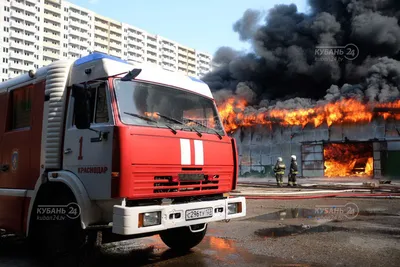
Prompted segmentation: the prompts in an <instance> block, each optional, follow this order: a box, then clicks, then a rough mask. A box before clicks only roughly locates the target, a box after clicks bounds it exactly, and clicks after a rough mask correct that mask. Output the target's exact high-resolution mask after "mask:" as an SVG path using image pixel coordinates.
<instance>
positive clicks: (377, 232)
mask: <svg viewBox="0 0 400 267" xmlns="http://www.w3.org/2000/svg"><path fill="white" fill-rule="evenodd" d="M399 204H400V200H398V199H392V200H388V199H382V200H380V199H374V200H370V199H317V200H315V199H314V200H296V201H293V200H291V201H289V200H288V201H276V200H248V207H247V208H248V216H247V217H246V218H244V219H240V220H231V221H230V222H229V223H225V222H218V223H212V224H210V225H209V230H208V233H207V236H206V237H205V239H204V240H203V242H202V243H201V244H200V245H198V246H197V247H195V248H194V249H192V250H191V251H190V252H188V253H184V254H180V253H177V252H174V251H172V250H170V249H168V247H166V246H165V245H164V244H163V243H162V241H161V240H160V238H159V237H158V236H153V237H148V238H141V239H136V240H133V241H124V242H118V243H112V244H107V245H104V246H103V247H102V248H101V249H100V250H98V251H97V253H95V254H93V255H92V256H91V257H90V258H89V259H88V263H87V266H99V267H100V266H105V267H106V266H107V267H108V266H109V267H111V266H117V267H119V266H121V267H122V266H130V267H131V266H174V267H179V266H185V267H186V266H232V265H234V266H274V267H277V266H281V267H284V266H287V267H288V266H398V263H399V262H400V205H399ZM89 262H90V264H89ZM0 266H5V267H14V266H18V267H38V266H41V264H40V263H39V262H35V261H34V260H33V259H32V258H31V257H30V256H29V253H28V251H27V249H26V247H25V243H24V241H23V240H12V241H10V240H7V242H4V243H3V244H2V245H0Z"/></svg>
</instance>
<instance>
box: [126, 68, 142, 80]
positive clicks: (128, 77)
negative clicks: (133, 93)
mask: <svg viewBox="0 0 400 267" xmlns="http://www.w3.org/2000/svg"><path fill="white" fill-rule="evenodd" d="M141 71H142V69H133V70H131V71H129V72H128V73H127V74H126V75H125V76H124V77H123V78H122V79H121V81H131V80H133V79H135V78H136V77H137V76H138V75H139V74H140V72H141Z"/></svg>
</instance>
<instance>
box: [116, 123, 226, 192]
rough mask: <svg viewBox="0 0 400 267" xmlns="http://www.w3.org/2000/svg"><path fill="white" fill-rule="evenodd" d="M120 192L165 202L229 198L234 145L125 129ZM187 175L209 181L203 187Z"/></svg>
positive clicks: (161, 131) (214, 137) (149, 129)
mask: <svg viewBox="0 0 400 267" xmlns="http://www.w3.org/2000/svg"><path fill="white" fill-rule="evenodd" d="M118 133H119V137H118V138H119V141H120V153H121V154H120V158H121V160H120V161H121V162H120V164H121V169H120V187H119V188H120V190H119V195H120V196H121V197H127V198H142V199H144V198H164V197H178V196H193V195H204V194H215V193H223V192H229V191H230V190H231V189H232V182H233V175H234V155H233V150H232V143H231V139H230V138H229V137H227V136H224V137H223V138H222V140H220V139H219V137H218V135H215V134H206V133H205V134H203V135H202V137H199V136H198V135H197V134H196V133H194V132H189V131H178V132H177V134H173V133H172V132H171V131H170V130H169V129H160V128H152V127H138V126H119V131H118ZM183 174H190V175H191V176H190V177H195V175H194V174H199V175H204V177H205V178H204V179H203V180H202V181H199V180H192V178H187V176H186V178H183V177H182V175H183Z"/></svg>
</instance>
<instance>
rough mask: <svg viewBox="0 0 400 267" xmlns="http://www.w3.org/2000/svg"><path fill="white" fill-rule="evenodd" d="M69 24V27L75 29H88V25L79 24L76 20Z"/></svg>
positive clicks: (70, 21)
mask: <svg viewBox="0 0 400 267" xmlns="http://www.w3.org/2000/svg"><path fill="white" fill-rule="evenodd" d="M68 23H69V25H70V26H73V27H76V28H87V26H88V25H87V24H83V23H81V22H79V21H74V20H71V19H70V20H69V21H68Z"/></svg>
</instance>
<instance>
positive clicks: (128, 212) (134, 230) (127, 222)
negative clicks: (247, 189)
mask: <svg viewBox="0 0 400 267" xmlns="http://www.w3.org/2000/svg"><path fill="white" fill-rule="evenodd" d="M229 203H241V211H240V212H239V213H236V214H228V204H229ZM201 208H212V210H213V212H212V217H209V218H202V219H195V220H189V221H187V220H186V218H185V214H186V211H188V210H193V209H201ZM220 208H223V211H222V212H215V209H217V210H218V209H219V210H221V209H220ZM155 211H160V212H161V224H159V225H155V226H147V227H139V214H140V213H145V212H155ZM175 213H181V214H182V216H180V218H170V216H169V215H170V214H175ZM244 216H246V199H245V198H244V197H236V198H227V199H220V200H213V201H202V202H192V203H185V204H171V205H154V206H142V207H124V206H120V205H115V206H114V211H113V227H112V232H113V233H115V234H120V235H135V234H143V233H151V232H157V231H162V230H167V229H170V228H176V227H182V226H190V225H195V224H202V223H209V222H216V221H222V220H230V219H234V218H239V217H244Z"/></svg>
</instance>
